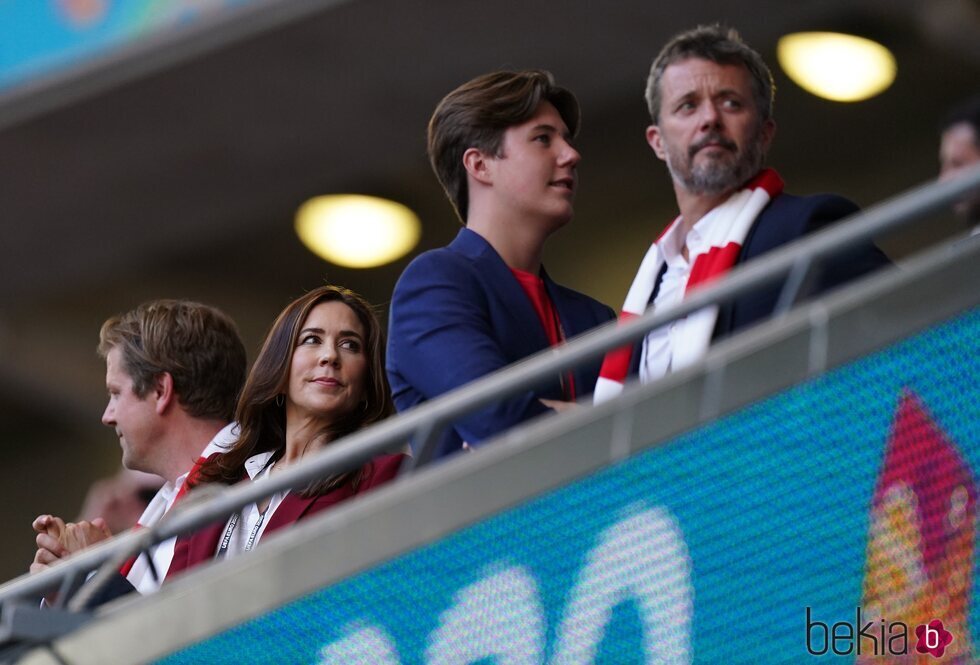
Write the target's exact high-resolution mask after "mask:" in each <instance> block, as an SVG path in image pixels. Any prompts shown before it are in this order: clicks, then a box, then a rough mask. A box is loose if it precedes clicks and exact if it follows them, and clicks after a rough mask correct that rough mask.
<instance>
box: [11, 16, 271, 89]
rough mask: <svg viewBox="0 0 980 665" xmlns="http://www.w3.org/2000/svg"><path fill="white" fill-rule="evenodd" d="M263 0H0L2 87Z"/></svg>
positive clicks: (63, 68)
mask: <svg viewBox="0 0 980 665" xmlns="http://www.w3.org/2000/svg"><path fill="white" fill-rule="evenodd" d="M257 2H259V0H4V1H0V26H3V32H2V35H3V37H2V42H0V90H3V89H5V88H10V87H13V86H15V85H19V84H21V83H24V82H25V81H28V80H30V79H32V78H39V77H43V76H48V75H50V74H53V73H55V72H58V71H63V70H68V69H71V68H74V67H77V66H78V65H79V64H80V63H83V62H86V61H92V60H94V59H95V58H97V57H99V56H104V55H106V54H109V53H111V52H113V51H118V50H119V49H121V48H123V47H125V46H128V45H131V44H133V43H134V42H137V41H139V40H141V39H143V38H144V37H146V36H148V35H154V36H156V35H159V34H160V33H162V32H168V31H181V30H185V29H186V28H188V27H189V26H191V25H193V24H195V23H198V22H200V21H201V19H210V18H212V17H214V16H215V15H216V14H218V13H221V12H224V11H227V10H228V9H232V8H234V7H237V6H240V5H244V4H246V3H257Z"/></svg>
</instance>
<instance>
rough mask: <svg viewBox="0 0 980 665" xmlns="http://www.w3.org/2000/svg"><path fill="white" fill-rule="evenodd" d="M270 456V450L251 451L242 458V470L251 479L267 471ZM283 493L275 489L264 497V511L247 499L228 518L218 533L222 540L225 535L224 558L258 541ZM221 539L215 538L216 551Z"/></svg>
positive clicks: (261, 476) (220, 546)
mask: <svg viewBox="0 0 980 665" xmlns="http://www.w3.org/2000/svg"><path fill="white" fill-rule="evenodd" d="M271 457H272V452H271V451H269V452H264V453H259V454H258V455H252V456H251V457H249V458H248V459H247V460H245V472H246V473H247V474H248V477H249V479H250V480H251V481H252V482H255V481H256V480H258V479H259V478H264V477H266V476H268V475H269V472H270V469H271V468H272V467H271V466H269V459H270V458H271ZM286 494H287V492H276V493H275V494H273V495H272V496H271V497H270V498H269V500H268V501H269V502H268V504H267V505H266V508H265V511H259V506H258V504H255V503H251V504H249V505H248V506H246V507H245V508H243V509H242V511H241V512H240V513H237V514H235V515H232V516H231V517H230V518H229V519H228V522H227V524H226V525H225V531H224V535H223V537H222V540H224V538H225V537H227V538H228V545H227V547H226V548H225V550H224V556H225V557H226V558H227V557H233V556H237V555H239V554H242V553H243V552H248V551H249V550H251V549H253V548H254V547H255V545H257V544H258V542H259V540H261V539H262V534H263V533H265V529H266V527H267V526H268V525H269V522H270V520H271V519H272V515H273V514H274V513H275V512H276V508H278V507H279V504H280V503H282V500H283V499H284V498H285V497H286ZM222 540H219V541H218V548H219V551H220V549H221V548H222Z"/></svg>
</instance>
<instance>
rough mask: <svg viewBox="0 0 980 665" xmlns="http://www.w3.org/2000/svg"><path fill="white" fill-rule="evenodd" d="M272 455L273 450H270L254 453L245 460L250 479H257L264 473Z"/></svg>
mask: <svg viewBox="0 0 980 665" xmlns="http://www.w3.org/2000/svg"><path fill="white" fill-rule="evenodd" d="M271 457H272V451H271V450H268V451H266V452H264V453H259V454H258V455H252V456H251V457H249V458H248V459H247V460H245V472H246V473H247V474H248V477H249V479H250V480H255V478H256V477H257V476H259V475H260V474H261V473H262V471H263V470H264V469H265V467H266V464H268V462H269V459H270V458H271Z"/></svg>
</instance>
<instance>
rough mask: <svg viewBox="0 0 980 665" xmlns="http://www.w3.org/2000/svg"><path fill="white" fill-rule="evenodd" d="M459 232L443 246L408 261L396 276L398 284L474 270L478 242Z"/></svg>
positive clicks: (477, 255) (451, 275) (477, 253)
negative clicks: (399, 274) (397, 276)
mask: <svg viewBox="0 0 980 665" xmlns="http://www.w3.org/2000/svg"><path fill="white" fill-rule="evenodd" d="M467 235H473V236H475V234H463V233H461V234H460V235H459V236H457V237H456V239H455V240H453V242H451V243H449V244H448V245H446V246H444V247H437V248H435V249H429V250H426V251H424V252H422V253H421V254H419V255H418V256H416V257H415V258H414V259H412V260H411V262H409V264H408V266H407V267H406V268H405V270H404V271H403V272H402V274H401V276H400V277H399V278H398V282H399V284H401V283H403V282H406V281H409V282H411V281H413V280H415V279H432V278H436V277H441V276H442V277H446V276H448V277H453V276H460V275H461V274H465V273H467V272H473V271H475V270H476V268H475V267H474V262H475V261H476V260H477V258H479V256H480V255H481V254H480V251H479V250H480V247H479V243H478V242H476V241H474V239H473V238H470V237H467ZM396 288H397V287H396Z"/></svg>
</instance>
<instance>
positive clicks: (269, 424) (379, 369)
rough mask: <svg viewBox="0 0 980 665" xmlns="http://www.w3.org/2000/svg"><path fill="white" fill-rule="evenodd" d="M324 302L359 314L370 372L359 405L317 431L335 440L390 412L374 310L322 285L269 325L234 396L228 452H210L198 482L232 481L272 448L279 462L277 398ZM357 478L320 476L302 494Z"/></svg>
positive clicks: (281, 436) (281, 440)
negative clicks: (235, 430)
mask: <svg viewBox="0 0 980 665" xmlns="http://www.w3.org/2000/svg"><path fill="white" fill-rule="evenodd" d="M324 302H342V303H344V304H345V305H347V306H348V307H350V308H351V310H353V312H354V314H356V315H357V318H358V320H359V321H360V322H361V325H362V326H363V327H364V353H365V354H366V356H367V373H368V375H367V377H366V381H365V388H364V399H363V408H354V409H353V410H352V411H351V412H350V413H348V414H346V415H344V416H343V417H342V418H340V419H339V420H337V421H335V422H332V423H330V425H329V426H328V427H327V428H326V429H325V430H323V431H321V434H322V435H324V436H326V437H327V439H328V440H334V439H337V438H339V437H342V436H344V435H346V434H350V433H351V432H354V431H356V430H359V429H361V428H362V427H367V426H368V425H371V424H372V423H376V422H378V421H379V420H383V419H384V418H387V417H388V416H389V415H391V414H392V413H394V411H395V408H394V404H393V402H392V400H391V389H390V388H389V386H388V376H387V374H386V373H385V358H384V349H385V341H384V331H383V330H382V328H381V325H380V323H379V322H378V318H377V316H375V314H374V310H373V309H372V308H371V305H369V304H368V302H367V301H366V300H364V298H362V297H361V296H359V295H357V294H356V293H354V292H353V291H350V290H349V289H345V288H343V287H339V286H321V287H319V288H316V289H313V290H312V291H310V292H309V293H307V294H305V295H303V296H301V297H299V298H297V299H296V300H294V301H293V302H291V303H289V304H288V305H287V306H286V308H285V309H284V310H283V311H282V313H281V314H280V315H279V316H278V317H277V318H276V320H275V322H274V323H273V324H272V328H271V329H270V330H269V334H268V335H266V338H265V342H264V343H263V344H262V350H261V351H259V355H258V357H257V358H256V359H255V364H254V365H252V371H251V372H249V375H248V378H247V379H246V381H245V387H244V388H243V389H242V395H241V397H240V398H239V400H238V408H237V409H236V412H235V419H236V420H237V421H238V426H239V436H238V441H237V443H235V445H234V446H233V447H232V448H231V449H230V450H229V451H228V452H227V453H225V454H223V455H216V456H213V457H211V458H210V459H209V460H208V461H207V462H206V463H205V464H204V465H202V467H201V472H200V481H201V482H219V483H225V484H233V483H236V482H238V481H239V480H241V479H242V469H243V468H244V465H245V461H246V460H247V459H248V458H250V457H252V456H253V455H257V454H258V453H262V452H266V451H272V452H273V456H272V459H273V460H278V459H279V458H281V457H282V456H283V454H285V452H286V407H285V405H284V404H283V403H282V400H281V399H280V400H279V403H278V404H277V398H278V397H279V396H280V395H282V394H284V393H285V392H286V391H287V390H288V386H289V369H290V363H291V361H292V357H293V350H294V349H295V348H296V342H297V337H298V336H299V331H300V329H301V327H302V325H303V323H304V322H305V321H306V318H307V316H309V314H310V311H311V310H312V309H313V308H314V307H316V306H317V305H319V304H320V303H324ZM359 480H360V472H359V471H352V472H348V473H344V474H341V475H338V476H332V477H329V478H323V479H321V480H318V481H314V482H313V483H312V484H311V485H310V486H309V487H307V488H306V490H305V491H304V495H306V496H309V495H318V494H323V493H325V492H327V491H329V490H330V489H333V488H335V487H338V486H340V485H342V484H344V483H346V482H353V483H354V484H356V483H357V482H358V481H359Z"/></svg>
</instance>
